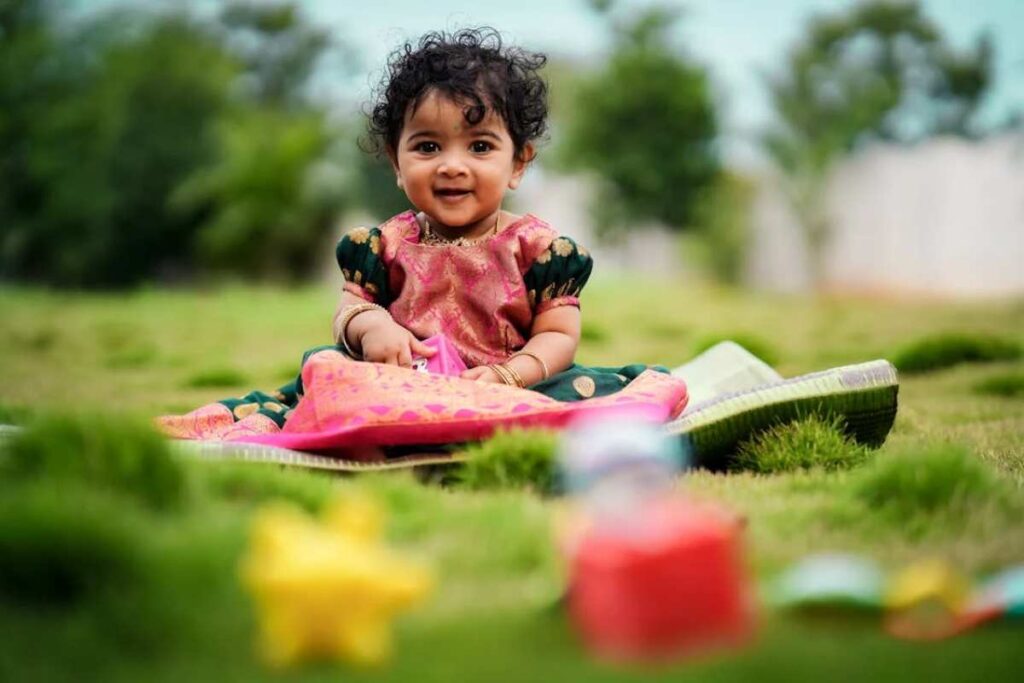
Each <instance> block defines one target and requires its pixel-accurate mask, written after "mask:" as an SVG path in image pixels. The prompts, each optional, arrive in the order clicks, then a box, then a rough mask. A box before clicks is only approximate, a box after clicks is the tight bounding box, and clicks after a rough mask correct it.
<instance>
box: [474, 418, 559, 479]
mask: <svg viewBox="0 0 1024 683" xmlns="http://www.w3.org/2000/svg"><path fill="white" fill-rule="evenodd" d="M557 450H558V435H557V434H555V433H554V432H552V431H548V430H543V429H511V430H508V431H499V432H498V433H496V434H495V435H494V436H493V437H491V438H490V439H488V440H487V441H484V442H482V443H479V444H474V445H472V446H470V447H469V448H467V449H466V450H465V452H464V454H465V456H466V457H467V460H466V461H465V462H464V463H463V464H462V466H461V467H460V468H459V470H458V472H457V473H456V479H457V481H458V483H459V485H461V486H462V487H464V488H468V489H475V490H488V489H503V488H528V489H532V490H534V491H536V492H538V493H551V492H553V491H554V490H555V484H556V478H557V466H556V463H555V458H556V455H557Z"/></svg>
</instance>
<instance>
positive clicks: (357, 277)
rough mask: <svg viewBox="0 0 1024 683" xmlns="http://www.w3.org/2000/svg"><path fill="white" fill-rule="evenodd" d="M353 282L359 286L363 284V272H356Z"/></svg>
mask: <svg viewBox="0 0 1024 683" xmlns="http://www.w3.org/2000/svg"><path fill="white" fill-rule="evenodd" d="M352 282H354V283H356V284H357V285H361V284H363V273H362V271H359V270H357V271H356V272H355V274H354V275H353V276H352Z"/></svg>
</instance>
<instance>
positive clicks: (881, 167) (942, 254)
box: [747, 134, 1024, 297]
mask: <svg viewBox="0 0 1024 683" xmlns="http://www.w3.org/2000/svg"><path fill="white" fill-rule="evenodd" d="M826 191H827V197H828V200H827V205H828V208H829V215H830V216H831V218H832V234H831V239H830V240H829V241H828V243H827V245H826V248H825V253H824V260H823V265H824V270H823V277H824V285H825V286H826V287H827V288H831V289H838V290H854V291H881V292H893V293H925V294H937V295H946V296H963V297H989V296H1014V295H1024V136H1022V135H1019V134H1017V135H1013V134H1007V135H1002V136H998V137H993V138H989V139H986V140H982V141H979V142H971V141H966V140H961V139H956V138H939V139H935V140H930V141H927V142H925V143H922V144H919V145H916V146H913V147H903V146H895V145H885V146H882V145H878V146H875V147H872V148H869V149H866V150H864V151H863V152H861V153H859V154H857V155H855V156H854V157H852V158H851V159H849V160H847V161H845V162H843V163H842V164H841V165H840V166H839V167H837V168H836V169H835V172H834V173H833V174H832V176H831V178H830V179H829V182H828V184H827V190H826ZM752 225H753V233H754V234H753V236H752V246H753V248H752V250H751V256H750V260H749V262H748V268H747V276H748V280H749V282H750V283H751V284H752V285H754V286H758V287H765V288H771V289H783V290H799V289H805V288H807V287H808V286H809V284H810V269H809V267H808V265H809V264H808V254H807V250H806V248H805V245H804V241H803V237H802V233H801V230H800V227H799V224H798V223H797V221H796V220H795V217H794V216H793V214H792V212H791V211H790V210H789V208H788V206H787V204H786V201H785V199H784V196H783V194H782V193H781V191H780V190H779V189H778V185H777V183H776V182H773V181H772V179H770V178H768V179H765V181H764V183H763V184H762V187H761V191H760V192H759V194H758V196H757V199H756V201H755V203H754V207H753V221H752Z"/></svg>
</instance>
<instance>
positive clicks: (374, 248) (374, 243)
mask: <svg viewBox="0 0 1024 683" xmlns="http://www.w3.org/2000/svg"><path fill="white" fill-rule="evenodd" d="M370 251H371V252H373V253H374V254H375V255H376V254H379V253H380V237H379V236H378V235H374V236H373V237H371V238H370Z"/></svg>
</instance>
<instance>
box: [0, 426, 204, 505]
mask: <svg viewBox="0 0 1024 683" xmlns="http://www.w3.org/2000/svg"><path fill="white" fill-rule="evenodd" d="M3 450H4V453H5V455H6V457H5V458H4V459H3V460H2V461H0V473H2V475H3V477H4V478H5V479H7V480H8V481H16V480H22V481H44V482H49V483H50V485H52V486H62V485H65V483H69V484H70V485H73V486H92V487H96V488H99V489H103V490H106V491H108V492H110V493H115V494H119V495H123V496H125V497H126V498H130V499H136V500H139V501H141V502H142V503H144V504H145V505H146V506H147V507H150V508H151V509H154V510H165V509H170V508H174V507H178V506H180V504H181V502H182V498H183V497H184V495H185V475H184V471H183V470H182V467H181V464H180V463H178V462H177V461H175V460H174V458H173V457H172V455H171V452H170V447H169V446H168V443H167V442H166V440H164V439H163V438H162V437H160V436H159V435H158V434H157V433H156V431H155V430H154V429H153V428H152V427H151V426H150V425H148V424H144V423H140V422H136V421H134V420H132V419H126V418H122V417H118V416H113V415H98V414H96V415H44V416H41V417H38V418H37V419H35V420H33V421H32V422H30V423H29V425H28V426H27V427H26V428H25V429H24V430H22V431H20V432H18V433H17V434H15V435H14V436H13V437H10V438H9V439H6V438H5V442H4V449H3Z"/></svg>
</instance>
